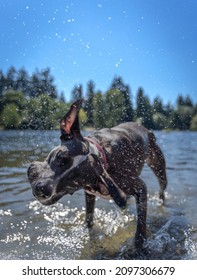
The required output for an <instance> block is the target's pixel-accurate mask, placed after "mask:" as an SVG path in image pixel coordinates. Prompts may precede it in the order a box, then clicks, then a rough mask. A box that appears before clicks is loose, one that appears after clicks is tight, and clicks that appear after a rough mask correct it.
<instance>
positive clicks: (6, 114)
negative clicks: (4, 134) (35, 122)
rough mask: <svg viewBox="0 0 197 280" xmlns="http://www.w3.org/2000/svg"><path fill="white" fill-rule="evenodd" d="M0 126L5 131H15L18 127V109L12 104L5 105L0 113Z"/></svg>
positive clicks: (19, 118)
mask: <svg viewBox="0 0 197 280" xmlns="http://www.w3.org/2000/svg"><path fill="white" fill-rule="evenodd" d="M0 119H1V125H2V126H3V127H4V128H5V129H17V128H19V125H20V120H21V116H20V114H19V112H18V107H17V105H16V104H14V103H10V104H6V105H5V107H4V108H3V111H2V113H1V118H0Z"/></svg>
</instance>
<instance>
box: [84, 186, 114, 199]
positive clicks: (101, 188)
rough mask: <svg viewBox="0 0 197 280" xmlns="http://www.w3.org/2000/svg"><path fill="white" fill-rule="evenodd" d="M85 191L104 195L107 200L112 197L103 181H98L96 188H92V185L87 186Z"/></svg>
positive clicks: (95, 194)
mask: <svg viewBox="0 0 197 280" xmlns="http://www.w3.org/2000/svg"><path fill="white" fill-rule="evenodd" d="M85 192H86V193H88V194H91V195H94V196H98V197H102V198H104V199H107V200H109V199H111V196H110V194H109V191H108V189H107V188H106V187H105V185H104V184H102V183H98V184H97V186H96V188H92V187H91V186H90V185H88V186H86V187H85Z"/></svg>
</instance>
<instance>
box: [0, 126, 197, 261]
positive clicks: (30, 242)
mask: <svg viewBox="0 0 197 280" xmlns="http://www.w3.org/2000/svg"><path fill="white" fill-rule="evenodd" d="M155 134H156V137H157V142H158V144H159V145H160V147H161V149H162V150H163V152H164V154H165V157H166V164H167V176H168V187H167V190H166V203H165V205H164V206H162V205H160V201H159V200H158V198H157V196H158V190H159V185H158V182H157V179H156V178H155V176H154V175H153V173H152V171H151V170H150V169H149V168H148V167H147V166H145V167H144V170H143V172H142V174H141V177H142V179H143V180H144V181H145V182H146V184H147V186H148V218H147V235H148V240H147V243H146V253H141V254H140V253H139V254H138V255H137V256H136V255H135V254H133V252H132V244H131V243H132V240H133V237H134V233H135V228H136V208H135V201H134V198H131V201H130V205H129V208H128V210H127V211H124V212H122V211H120V210H119V209H118V208H117V207H116V206H115V204H114V203H113V202H108V201H105V200H102V199H97V202H96V209H95V210H96V211H95V226H94V229H93V231H92V232H91V233H89V231H88V229H87V228H86V226H85V224H84V219H85V201H84V193H83V191H79V192H76V193H75V194H74V195H73V196H65V197H63V198H62V199H61V200H60V201H59V202H58V203H57V204H56V205H53V206H42V205H41V204H40V203H39V202H38V201H36V200H35V198H34V197H33V195H32V192H31V188H30V185H29V183H28V180H27V175H26V172H27V168H28V166H29V164H30V162H32V161H33V160H42V159H44V158H45V157H46V155H47V153H48V152H49V151H50V150H51V149H52V148H53V147H54V146H56V145H59V143H60V141H59V136H60V135H59V131H0V151H1V153H0V229H1V235H0V259H127V258H137V259H179V260H180V259H197V211H196V209H197V208H196V205H197V133H196V132H185V131H184V132H180V131H177V132H163V131H162V132H160V131H159V132H155Z"/></svg>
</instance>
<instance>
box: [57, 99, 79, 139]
mask: <svg viewBox="0 0 197 280" xmlns="http://www.w3.org/2000/svg"><path fill="white" fill-rule="evenodd" d="M81 105H82V100H77V101H76V102H74V103H73V104H72V105H71V106H70V109H69V111H68V112H67V114H66V115H65V116H64V117H63V118H62V119H61V120H60V130H61V137H60V138H61V140H69V139H72V138H74V137H80V138H81V137H82V136H81V133H80V128H79V117H78V114H79V110H80V108H81Z"/></svg>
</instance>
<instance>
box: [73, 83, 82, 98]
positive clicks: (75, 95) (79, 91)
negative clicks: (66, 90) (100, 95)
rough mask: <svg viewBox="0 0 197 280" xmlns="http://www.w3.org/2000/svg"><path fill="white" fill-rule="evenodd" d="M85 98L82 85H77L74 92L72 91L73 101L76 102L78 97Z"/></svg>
mask: <svg viewBox="0 0 197 280" xmlns="http://www.w3.org/2000/svg"><path fill="white" fill-rule="evenodd" d="M82 98H83V91H82V85H81V84H79V85H75V86H74V88H73V90H72V92H71V101H72V102H75V101H77V100H78V99H82Z"/></svg>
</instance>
